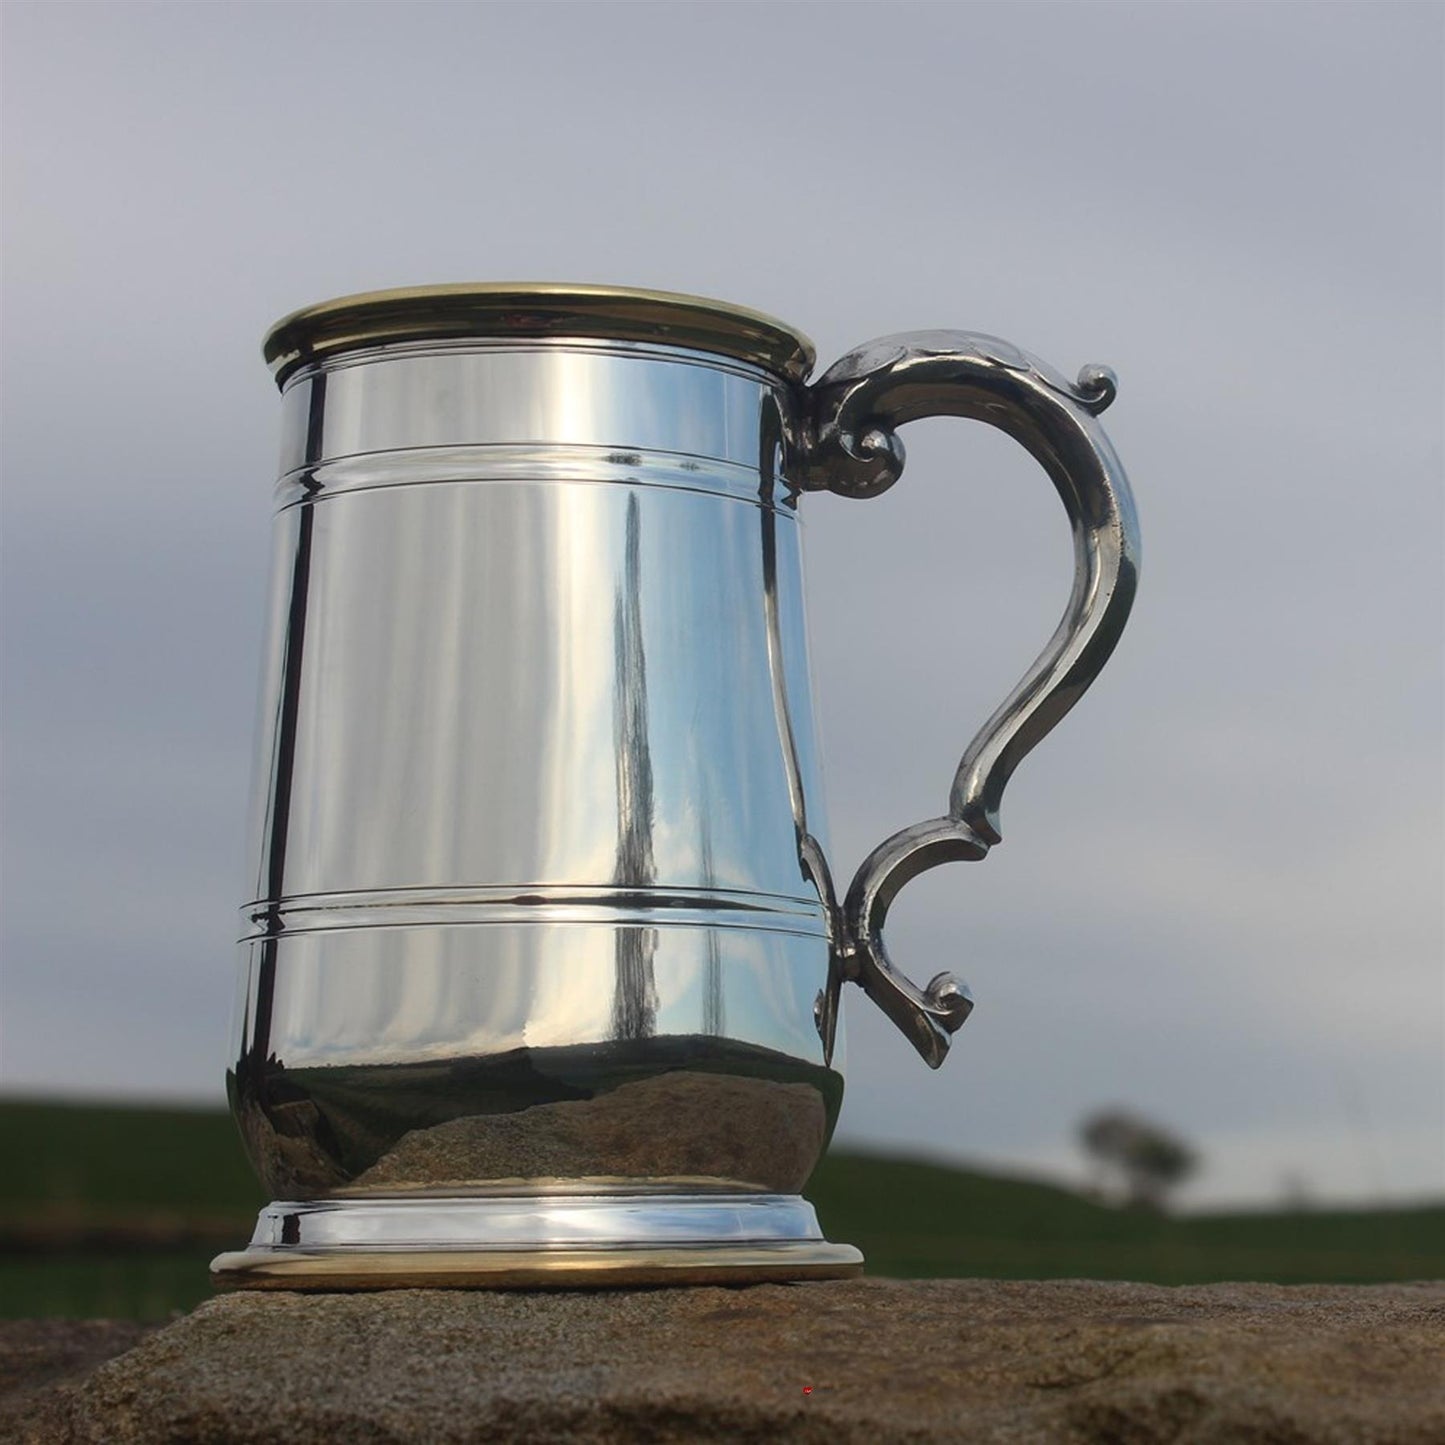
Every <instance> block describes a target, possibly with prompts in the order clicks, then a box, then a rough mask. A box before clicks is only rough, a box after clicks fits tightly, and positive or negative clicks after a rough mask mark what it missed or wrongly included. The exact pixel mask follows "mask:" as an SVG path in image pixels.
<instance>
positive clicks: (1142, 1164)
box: [1079, 1109, 1199, 1209]
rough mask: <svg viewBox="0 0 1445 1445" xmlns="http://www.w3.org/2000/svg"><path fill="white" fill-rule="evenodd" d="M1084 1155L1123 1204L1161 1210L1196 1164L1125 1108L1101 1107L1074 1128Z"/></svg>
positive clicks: (1184, 1148) (1175, 1141)
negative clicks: (1091, 1161)
mask: <svg viewBox="0 0 1445 1445" xmlns="http://www.w3.org/2000/svg"><path fill="white" fill-rule="evenodd" d="M1079 1142H1080V1143H1081V1144H1082V1145H1083V1146H1084V1152H1085V1153H1086V1154H1088V1156H1089V1157H1090V1158H1091V1159H1092V1160H1093V1161H1094V1162H1095V1163H1096V1164H1097V1165H1098V1166H1099V1168H1100V1170H1101V1172H1102V1173H1103V1174H1104V1176H1105V1178H1107V1179H1109V1180H1110V1181H1111V1182H1112V1184H1113V1186H1114V1191H1115V1192H1116V1193H1118V1194H1119V1195H1120V1196H1121V1197H1122V1198H1123V1199H1124V1201H1125V1203H1127V1204H1134V1205H1139V1206H1141V1207H1143V1208H1145V1209H1163V1208H1164V1204H1165V1201H1166V1199H1167V1198H1168V1196H1169V1192H1170V1190H1172V1189H1173V1188H1174V1187H1175V1186H1176V1185H1178V1184H1180V1183H1182V1182H1183V1181H1184V1180H1185V1179H1187V1178H1188V1177H1189V1175H1191V1174H1192V1173H1193V1172H1194V1171H1195V1169H1197V1168H1198V1166H1199V1156H1198V1155H1197V1154H1196V1153H1195V1152H1194V1150H1193V1149H1191V1148H1190V1147H1189V1145H1187V1144H1186V1143H1185V1142H1184V1141H1183V1140H1182V1139H1179V1138H1176V1137H1175V1136H1174V1135H1173V1134H1171V1133H1170V1132H1169V1131H1168V1130H1167V1129H1165V1128H1163V1127H1162V1126H1161V1125H1158V1124H1155V1123H1152V1122H1151V1121H1149V1120H1148V1119H1142V1118H1140V1117H1139V1116H1138V1115H1137V1114H1131V1113H1129V1112H1128V1111H1127V1110H1125V1109H1103V1110H1101V1111H1100V1112H1099V1113H1097V1114H1091V1115H1090V1116H1089V1117H1088V1118H1087V1119H1085V1120H1084V1121H1083V1123H1082V1124H1080V1125H1079Z"/></svg>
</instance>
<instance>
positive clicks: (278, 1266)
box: [211, 1193, 863, 1290]
mask: <svg viewBox="0 0 1445 1445" xmlns="http://www.w3.org/2000/svg"><path fill="white" fill-rule="evenodd" d="M862 1268H863V1256H862V1255H861V1254H860V1253H859V1252H858V1251H857V1250H856V1249H854V1248H853V1247H852V1246H851V1245H846V1244H830V1243H829V1242H828V1241H827V1240H825V1239H824V1238H823V1237H822V1232H821V1230H820V1229H819V1227H818V1221H817V1216H816V1214H815V1213H814V1212H813V1207H812V1205H810V1204H809V1203H808V1202H807V1201H806V1200H804V1199H802V1198H801V1197H799V1196H797V1195H767V1194H751V1195H720V1194H717V1193H712V1194H696V1195H656V1194H653V1195H647V1194H633V1195H627V1194H617V1195H582V1194H567V1193H558V1194H543V1195H519V1196H511V1197H501V1198H496V1197H489V1198H466V1197H437V1196H429V1197H421V1198H416V1197H413V1198H385V1199H379V1198H368V1199H351V1200H342V1199H329V1200H317V1201H311V1202H305V1203H277V1204H272V1205H270V1206H268V1207H267V1208H266V1209H264V1210H262V1211H261V1216H260V1218H259V1220H258V1221H257V1225H256V1233H255V1236H254V1237H253V1238H252V1241H251V1247H250V1248H249V1249H247V1250H244V1251H239V1252H236V1253H230V1254H222V1255H219V1256H217V1258H216V1259H214V1260H213V1261H212V1262H211V1281H212V1283H213V1284H214V1285H215V1286H216V1287H217V1288H218V1289H279V1290H362V1289H548V1288H552V1289H576V1288H595V1287H609V1286H611V1287H630V1286H638V1285H667V1284H676V1285H686V1284H755V1283H762V1282H767V1281H785V1280H806V1279H843V1278H847V1277H849V1276H851V1275H856V1274H858V1273H860V1272H861V1271H862Z"/></svg>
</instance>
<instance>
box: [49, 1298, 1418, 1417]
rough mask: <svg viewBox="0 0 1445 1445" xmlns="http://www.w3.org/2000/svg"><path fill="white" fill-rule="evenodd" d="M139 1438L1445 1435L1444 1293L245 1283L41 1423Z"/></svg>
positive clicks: (106, 1370) (66, 1399)
mask: <svg viewBox="0 0 1445 1445" xmlns="http://www.w3.org/2000/svg"><path fill="white" fill-rule="evenodd" d="M20 1438H21V1439H22V1440H29V1441H34V1442H45V1445H62V1442H63V1445H79V1442H101V1441H104V1442H106V1445H126V1442H132V1441H145V1442H148V1445H162V1442H180V1441H205V1442H208V1445H231V1442H236V1445H240V1442H249V1445H259V1442H273V1441H275V1442H281V1441H285V1442H288V1445H308V1442H313V1441H314V1442H326V1445H350V1442H357V1445H360V1442H367V1445H372V1442H377V1445H380V1442H387V1445H392V1442H406V1441H419V1442H420V1441H425V1442H428V1445H450V1442H473V1441H477V1442H480V1441H486V1440H508V1441H560V1440H569V1441H571V1440H576V1441H609V1442H610V1441H619V1442H620V1441H627V1442H632V1441H639V1440H646V1441H681V1440H712V1439H717V1440H728V1441H775V1440H780V1439H786V1440H799V1441H819V1442H825V1441H826V1442H828V1445H838V1442H845V1441H866V1442H868V1445H880V1442H884V1441H887V1442H893V1441H927V1440H968V1441H970V1442H1033V1441H1041V1440H1042V1441H1051V1440H1058V1441H1063V1442H1093V1441H1098V1442H1106V1441H1107V1442H1110V1445H1147V1442H1154V1441H1172V1442H1180V1445H1215V1442H1218V1445H1225V1442H1228V1445H1266V1442H1276V1441H1277V1442H1281V1445H1283V1442H1288V1445H1301V1442H1309V1441H1322V1442H1361V1445H1386V1442H1398V1445H1407V1442H1408V1445H1427V1442H1431V1441H1436V1442H1445V1286H1442V1285H1436V1284H1429V1285H1389V1286H1369V1287H1338V1286H1306V1287H1293V1288H1286V1287H1280V1286H1271V1285H1215V1286H1204V1287H1193V1288H1182V1289H1164V1288H1159V1287H1155V1286H1150V1285H1129V1284H1101V1283H1086V1282H1050V1283H1024V1282H1004V1281H974V1280H920V1281H909V1282H903V1281H894V1280H870V1279H863V1280H849V1281H842V1282H838V1283H829V1284H807V1285H759V1286H754V1287H752V1288H745V1289H721V1288H710V1289H688V1290H683V1289H677V1290H632V1291H616V1292H604V1291H598V1292H593V1293H581V1292H579V1293H571V1294H568V1293H492V1294H488V1293H469V1292H448V1291H420V1290H415V1291H396V1292H393V1293H383V1294H371V1295H311V1296H306V1295H299V1294H264V1295H262V1294H257V1295H231V1296H226V1297H222V1298H218V1299H216V1300H214V1301H212V1302H210V1303H208V1304H206V1305H203V1306H202V1307H201V1308H200V1309H198V1310H197V1311H196V1312H195V1313H194V1314H193V1315H191V1316H189V1317H188V1318H186V1319H184V1320H181V1321H179V1322H178V1323H176V1324H174V1325H171V1326H169V1327H168V1328H166V1329H164V1330H161V1331H160V1332H158V1333H156V1334H154V1335H152V1336H150V1337H149V1338H147V1339H145V1340H144V1341H142V1342H141V1344H140V1345H139V1346H138V1347H137V1348H135V1349H134V1350H132V1351H131V1352H130V1353H129V1354H126V1355H123V1356H121V1357H120V1358H118V1359H116V1360H113V1361H112V1362H110V1363H109V1364H106V1365H102V1366H101V1367H100V1368H99V1369H98V1370H96V1372H95V1373H94V1374H93V1375H92V1376H91V1377H90V1378H89V1380H88V1381H86V1382H85V1383H84V1384H83V1385H81V1386H79V1387H78V1388H75V1389H73V1390H72V1391H70V1392H69V1393H66V1394H64V1395H63V1396H60V1397H58V1399H55V1400H53V1401H52V1408H50V1409H49V1410H47V1411H45V1412H42V1413H41V1414H40V1415H37V1416H36V1417H35V1420H34V1422H33V1423H31V1424H29V1425H27V1426H26V1427H25V1428H23V1429H22V1432H21V1434H20Z"/></svg>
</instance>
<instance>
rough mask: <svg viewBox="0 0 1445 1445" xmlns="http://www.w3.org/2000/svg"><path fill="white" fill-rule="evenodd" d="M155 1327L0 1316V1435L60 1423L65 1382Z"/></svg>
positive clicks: (76, 1379) (70, 1383)
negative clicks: (3, 1317)
mask: <svg viewBox="0 0 1445 1445" xmlns="http://www.w3.org/2000/svg"><path fill="white" fill-rule="evenodd" d="M155 1328H156V1327H155V1326H154V1325H143V1324H137V1323H136V1322H134V1321H133V1320H0V1440H13V1439H15V1438H17V1437H18V1436H19V1435H20V1434H21V1431H22V1429H24V1430H26V1431H30V1432H33V1431H36V1430H38V1429H40V1428H42V1427H45V1428H47V1429H49V1430H50V1432H51V1433H52V1434H53V1433H55V1432H57V1431H59V1429H60V1428H61V1424H60V1416H59V1414H58V1413H57V1411H58V1407H59V1406H60V1404H61V1403H62V1401H63V1399H64V1396H65V1393H66V1390H67V1387H69V1386H73V1385H74V1384H76V1383H78V1382H79V1381H81V1380H83V1379H84V1378H85V1377H86V1376H87V1375H88V1374H90V1372H91V1371H92V1370H94V1369H95V1367H96V1366H97V1365H99V1364H102V1363H104V1362H105V1361H106V1360H109V1359H112V1358H113V1357H114V1356H116V1355H119V1354H122V1353H123V1352H124V1351H126V1350H129V1349H131V1348H132V1347H134V1346H135V1345H138V1344H139V1343H140V1342H141V1340H143V1339H144V1338H145V1337H146V1336H147V1335H148V1334H150V1333H151V1332H152V1331H153V1330H154V1329H155Z"/></svg>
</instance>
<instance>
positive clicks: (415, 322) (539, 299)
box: [263, 282, 814, 382]
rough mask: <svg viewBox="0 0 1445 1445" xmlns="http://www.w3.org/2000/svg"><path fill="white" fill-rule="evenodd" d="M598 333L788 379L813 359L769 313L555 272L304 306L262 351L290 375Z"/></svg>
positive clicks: (796, 335)
mask: <svg viewBox="0 0 1445 1445" xmlns="http://www.w3.org/2000/svg"><path fill="white" fill-rule="evenodd" d="M477 336H489V337H493V338H497V337H505V336H512V337H538V336H567V337H581V336H592V337H601V338H604V339H606V340H612V341H653V342H663V343H666V344H669V345H674V346H687V347H693V348H695V349H697V350H699V351H710V352H715V353H717V354H719V355H721V356H732V357H736V358H737V359H738V360H740V361H750V362H754V363H756V364H757V365H759V366H763V367H766V368H767V369H768V370H769V371H773V372H776V373H778V374H779V375H781V376H784V377H786V378H788V379H789V380H790V381H802V380H803V379H804V378H805V377H806V376H807V374H808V372H809V371H810V370H811V369H812V366H813V359H814V353H813V343H812V342H811V341H809V340H808V338H807V337H806V336H804V335H803V334H802V332H800V331H795V330H793V328H792V327H791V326H785V325H784V324H783V323H782V322H781V321H778V320H776V319H775V318H774V317H772V316H765V315H763V313H762V312H760V311H752V310H750V309H749V308H748V307H746V306H734V305H733V304H732V303H731V302H726V301H713V300H710V299H708V298H707V297H704V296H683V295H679V294H678V293H677V292H675V291H641V290H638V289H636V288H635V287H628V286H579V285H563V284H558V283H556V282H481V283H476V282H473V283H470V284H465V285H457V286H407V287H401V288H399V289H397V290H392V291H370V292H366V293H364V294H362V295H359V296H342V297H339V298H337V299H336V300H334V301H323V302H322V303H321V304H320V305H317V306H307V307H305V308H303V309H302V310H300V311H295V312H293V313H292V314H291V315H290V316H287V317H285V318H284V319H283V320H281V321H278V322H277V323H276V325H275V326H273V327H272V328H271V330H270V331H269V332H268V333H267V335H266V340H265V343H264V347H263V350H264V352H265V355H266V360H267V362H268V363H269V364H270V366H271V368H272V370H273V371H274V372H275V373H276V379H277V380H278V381H280V382H284V381H285V380H286V378H287V377H289V376H290V374H291V373H292V372H293V371H294V370H296V368H297V367H299V366H304V365H306V364H308V363H310V362H315V361H319V360H322V359H324V358H326V357H330V356H337V355H341V354H342V353H345V352H348V351H354V350H355V349H356V348H357V347H358V346H378V345H382V344H388V343H392V342H398V341H414V340H417V339H423V340H437V339H441V338H447V337H462V338H465V339H470V338H473V337H477Z"/></svg>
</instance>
